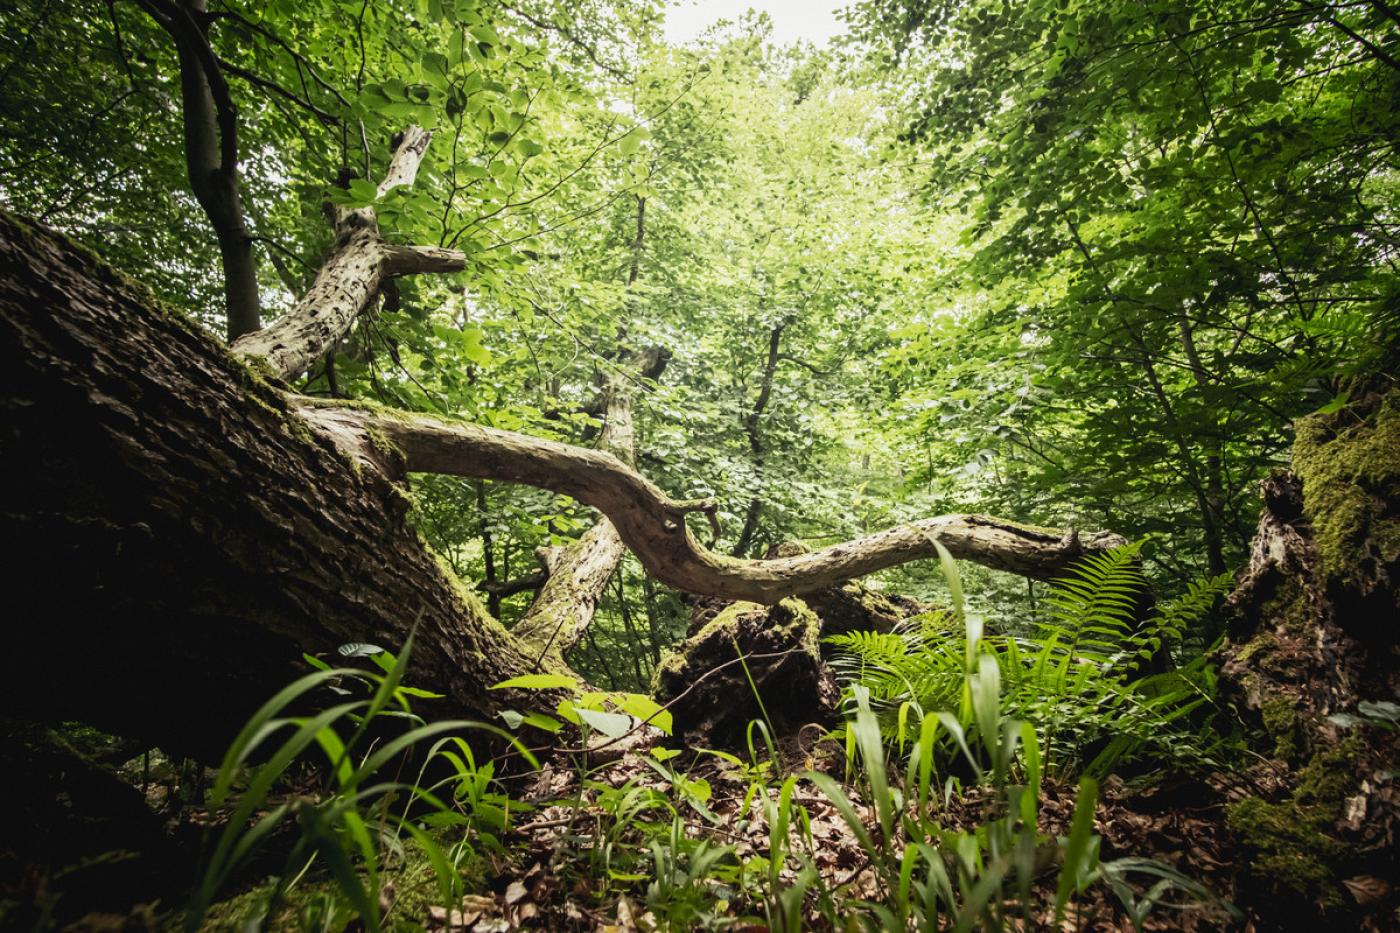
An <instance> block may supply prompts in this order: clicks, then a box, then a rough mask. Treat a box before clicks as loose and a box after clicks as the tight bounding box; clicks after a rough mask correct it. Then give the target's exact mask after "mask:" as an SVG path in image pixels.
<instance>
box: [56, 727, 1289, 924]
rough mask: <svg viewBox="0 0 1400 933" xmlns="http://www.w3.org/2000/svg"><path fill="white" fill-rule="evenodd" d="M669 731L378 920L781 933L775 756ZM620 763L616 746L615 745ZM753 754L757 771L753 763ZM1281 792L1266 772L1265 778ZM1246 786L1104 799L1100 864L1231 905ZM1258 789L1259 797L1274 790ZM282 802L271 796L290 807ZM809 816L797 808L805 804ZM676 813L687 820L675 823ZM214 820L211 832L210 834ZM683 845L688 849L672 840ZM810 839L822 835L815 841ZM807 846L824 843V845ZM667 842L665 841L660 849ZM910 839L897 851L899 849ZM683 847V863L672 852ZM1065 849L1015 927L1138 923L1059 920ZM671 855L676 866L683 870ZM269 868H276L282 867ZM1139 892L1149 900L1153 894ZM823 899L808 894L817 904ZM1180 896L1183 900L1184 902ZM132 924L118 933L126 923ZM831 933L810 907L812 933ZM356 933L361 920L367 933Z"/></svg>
mask: <svg viewBox="0 0 1400 933" xmlns="http://www.w3.org/2000/svg"><path fill="white" fill-rule="evenodd" d="M661 740H662V737H661V736H659V735H651V736H649V737H646V738H644V739H643V741H640V742H633V743H631V747H629V748H627V749H626V750H625V751H624V752H623V753H622V754H621V755H620V757H616V758H615V760H612V761H610V762H607V763H602V764H599V763H596V762H595V763H594V764H593V765H592V767H591V768H590V769H588V770H583V769H582V768H580V767H576V766H575V765H574V764H571V763H570V762H568V761H564V760H561V761H555V762H546V763H545V764H544V765H543V767H542V768H541V769H539V770H538V771H530V772H523V773H520V774H517V775H515V776H514V779H511V778H509V777H508V778H506V781H507V782H508V783H510V784H518V785H520V786H519V787H518V789H517V790H516V791H515V792H513V794H512V797H513V798H515V799H516V800H517V802H518V803H521V804H524V805H525V806H526V807H528V809H524V808H522V810H523V812H522V813H521V814H520V815H519V816H518V817H516V818H515V819H514V821H513V823H512V824H511V825H509V826H508V827H507V828H505V829H504V830H503V831H501V832H499V833H498V834H492V835H491V836H490V838H489V839H487V838H478V842H479V843H481V844H479V845H478V846H476V852H477V856H476V857H475V858H474V859H471V860H469V861H468V862H467V863H465V864H464V869H463V874H464V876H465V877H466V878H467V889H468V890H469V891H470V892H471V893H468V894H466V895H465V896H463V897H462V898H461V899H460V901H459V902H457V904H456V905H455V906H453V907H450V908H449V907H447V906H444V905H443V903H442V899H441V897H440V896H438V895H437V894H436V888H435V882H434V875H433V872H432V870H431V868H430V866H428V865H427V864H426V863H425V862H424V861H423V860H422V857H421V855H415V854H414V852H413V850H411V849H407V848H406V849H405V850H404V852H403V853H401V859H400V860H399V861H398V862H397V863H395V861H394V860H393V859H387V860H386V868H385V871H384V872H383V875H382V876H381V881H380V891H379V900H380V909H381V911H382V912H383V915H384V920H385V928H386V929H404V930H412V929H426V930H429V931H435V933H436V931H442V933H445V931H453V933H456V931H474V933H496V931H507V930H516V929H548V930H590V931H598V933H603V931H607V933H612V931H634V930H641V931H649V930H658V929H691V928H700V927H703V928H727V929H737V930H745V931H758V930H767V929H770V927H769V926H768V924H767V921H766V920H765V919H764V916H763V912H762V904H761V903H758V902H756V901H755V900H754V899H753V898H751V897H750V896H748V895H747V894H746V893H745V892H746V890H748V886H746V884H745V880H744V877H743V876H744V873H745V871H749V872H760V873H763V872H766V871H767V859H768V857H769V854H770V851H771V849H770V847H771V844H772V839H771V829H770V826H769V823H768V819H769V814H770V813H771V812H772V811H771V810H770V809H769V808H768V807H767V806H766V804H765V802H767V803H776V801H777V797H778V794H779V793H780V791H779V787H780V785H781V784H782V783H783V780H784V778H785V777H786V775H785V774H783V773H779V772H778V771H777V770H776V769H773V768H771V767H770V766H769V765H768V763H767V761H764V762H762V763H761V764H760V766H759V767H758V768H757V769H755V768H753V767H752V766H750V765H747V764H745V763H744V762H743V761H742V759H740V758H739V756H738V755H733V756H722V755H717V754H712V753H699V754H696V755H693V756H692V755H691V754H689V753H687V754H686V756H685V758H686V760H688V761H690V765H689V767H684V768H682V767H671V765H676V764H677V763H678V762H680V761H681V759H680V758H679V757H678V758H676V759H674V760H672V761H670V762H666V763H665V764H662V763H660V762H658V760H657V758H656V756H654V755H653V754H652V753H653V750H654V749H656V748H659V747H660V743H661ZM778 751H779V760H780V761H783V762H785V763H787V765H788V767H787V768H786V769H785V770H787V771H788V772H789V773H792V774H797V773H799V772H811V771H820V772H824V773H827V774H830V775H831V776H832V777H834V778H836V779H837V780H844V778H845V777H846V775H845V774H844V770H845V759H844V756H843V754H842V749H841V748H840V746H839V745H837V744H836V743H833V742H829V741H828V742H821V743H811V742H804V741H803V740H802V739H801V738H800V737H793V738H790V739H788V740H786V741H784V742H783V743H782V744H781V745H780V747H779V750H778ZM614 754H616V749H614ZM751 760H752V759H751ZM307 778H308V784H307V786H306V787H288V788H286V790H285V793H284V794H282V795H279V798H281V799H283V800H294V799H296V798H297V797H298V796H299V795H303V794H308V793H311V792H313V786H312V781H313V780H314V778H313V776H312V775H307ZM1261 779H1262V780H1268V779H1269V777H1268V774H1267V771H1266V772H1264V773H1263V774H1262V775H1261V774H1254V775H1252V777H1251V780H1253V781H1255V782H1257V781H1259V780H1261ZM1242 780H1243V779H1241V778H1238V776H1232V777H1230V778H1225V777H1223V776H1222V777H1220V778H1218V779H1211V780H1209V781H1190V782H1180V783H1175V784H1156V785H1153V784H1138V785H1133V786H1129V785H1127V784H1125V783H1124V782H1123V781H1122V780H1119V779H1117V778H1110V779H1109V780H1108V781H1106V782H1105V783H1104V785H1103V787H1102V788H1101V791H1100V795H1099V800H1098V805H1097V808H1096V814H1095V821H1094V822H1095V826H1094V828H1095V831H1096V832H1097V833H1099V834H1100V836H1101V837H1102V857H1103V859H1104V860H1111V859H1114V858H1118V857H1120V856H1132V857H1138V858H1150V859H1155V860H1158V861H1160V862H1162V863H1164V864H1166V865H1168V866H1171V867H1173V868H1175V869H1177V870H1178V871H1181V872H1182V873H1183V874H1185V875H1186V876H1187V877H1190V878H1193V879H1196V880H1199V881H1201V882H1202V883H1204V884H1205V885H1206V886H1207V887H1208V888H1210V889H1211V890H1212V891H1213V892H1214V893H1215V894H1217V895H1219V896H1222V897H1228V896H1230V895H1231V894H1232V893H1233V888H1234V885H1235V881H1236V876H1237V872H1236V870H1235V866H1236V863H1237V855H1236V853H1235V852H1233V851H1231V849H1230V846H1229V843H1228V842H1227V841H1226V840H1225V838H1224V833H1223V832H1222V827H1223V825H1224V820H1223V817H1222V810H1223V806H1224V805H1225V803H1227V802H1228V801H1230V800H1232V799H1237V798H1238V797H1240V796H1243V795H1244V794H1245V793H1246V792H1247V789H1246V788H1244V787H1243V785H1242V784H1240V782H1241V781H1242ZM843 788H844V789H845V790H846V792H847V794H848V795H849V797H850V799H851V801H852V804H853V806H854V808H855V810H856V813H857V814H858V815H859V817H860V818H861V820H862V822H863V823H865V824H866V826H867V827H869V828H870V829H871V830H872V832H873V833H874V835H875V838H876V839H877V840H878V827H877V821H876V818H875V815H874V813H873V811H872V808H871V807H869V806H868V805H867V804H866V803H864V802H863V801H862V799H861V796H860V794H859V791H858V789H857V788H856V787H854V786H851V785H849V784H843ZM1259 790H1260V788H1259V787H1258V786H1257V783H1256V785H1254V786H1253V787H1252V790H1249V791H1248V792H1253V793H1258V792H1259ZM150 793H151V803H152V804H153V805H154V806H161V805H163V804H164V803H165V801H164V800H163V799H162V798H164V797H165V796H167V795H168V793H169V790H168V788H167V787H166V786H155V787H152V788H151V789H150ZM277 802H278V799H276V798H274V799H271V800H269V805H274V804H275V803H277ZM792 803H793V804H794V805H797V806H800V807H801V808H803V809H804V810H805V812H806V816H807V819H806V821H805V822H806V826H805V827H803V826H801V825H800V821H799V820H796V819H795V820H794V821H793V825H792V826H791V827H790V829H789V833H788V845H789V846H790V847H791V849H792V851H794V852H799V853H801V852H805V853H806V855H807V856H809V858H810V864H811V865H812V866H813V867H815V869H816V870H817V872H818V873H819V874H820V876H821V882H822V884H820V885H816V886H815V887H816V888H817V889H820V888H822V887H825V889H826V890H829V891H833V892H836V891H839V892H840V894H839V899H841V900H844V899H856V900H861V899H864V900H875V901H878V900H879V899H880V897H881V895H880V893H879V889H880V885H881V881H880V879H879V877H878V875H877V872H876V871H875V869H874V867H873V866H872V864H871V859H870V856H869V853H868V852H867V851H866V850H865V849H863V848H862V846H861V844H860V841H859V840H858V839H857V837H856V835H855V834H854V832H853V831H852V829H851V828H850V827H849V826H848V824H847V823H846V821H845V820H844V819H843V818H842V816H841V814H840V813H839V812H838V809H837V807H836V806H834V805H833V804H832V802H831V801H830V800H829V799H827V798H826V797H825V796H824V795H823V794H822V793H821V792H820V790H819V789H818V788H817V787H816V786H815V785H813V784H812V783H811V782H810V781H806V780H799V781H798V782H797V784H796V785H795V789H794V792H793V796H792ZM1074 805H1075V787H1074V786H1073V785H1071V784H1067V783H1063V782H1058V781H1052V780H1046V781H1045V782H1044V784H1043V786H1042V794H1041V798H1040V807H1039V825H1038V829H1039V832H1040V833H1041V834H1043V836H1044V837H1045V838H1047V839H1053V837H1056V836H1059V837H1064V836H1066V835H1068V834H1069V832H1070V820H1071V816H1072V813H1073V810H1074ZM1004 806H1005V804H1004V800H1003V799H1002V798H1001V797H999V795H998V794H997V793H996V792H995V790H994V789H993V788H990V787H979V786H970V787H967V788H965V789H963V790H962V791H961V792H960V793H954V794H952V795H951V796H950V797H949V798H948V799H947V800H946V801H944V802H943V804H942V806H941V809H940V811H939V820H940V822H941V823H942V824H943V825H944V826H945V827H946V828H947V829H948V830H950V831H958V830H964V831H969V832H973V831H975V830H976V829H977V828H978V827H981V826H985V825H986V823H987V821H988V820H989V819H990V818H993V817H995V816H997V815H999V813H998V812H997V811H998V810H999V809H1001V808H1004ZM794 812H796V811H795V810H794ZM673 817H678V818H679V819H674V818H673ZM220 819H221V815H220V814H212V815H205V814H204V812H203V811H201V810H198V809H190V810H187V811H186V813H185V815H184V816H183V817H182V820H184V821H185V822H186V825H185V827H184V834H185V835H186V836H189V835H190V834H191V833H192V831H194V830H196V829H198V828H209V825H210V824H211V823H212V825H213V826H217V824H218V822H219V820H220ZM200 824H204V826H203V827H201V825H200ZM675 833H683V834H684V840H681V839H676V838H674V837H673V834H675ZM808 834H809V835H808ZM808 839H809V840H810V841H808ZM651 840H662V841H663V845H662V846H660V847H659V848H658V850H657V851H656V852H654V853H653V852H651V851H649V843H650V841H651ZM897 841H898V840H897ZM675 852H684V853H686V855H685V857H683V858H676V857H675V856H674V855H671V854H670V853H675ZM706 852H709V853H711V854H712V855H714V856H715V860H714V861H713V862H705V864H706V867H705V868H704V869H702V870H700V871H692V870H691V869H692V868H693V867H695V866H696V865H697V864H698V863H699V861H701V860H704V859H706V855H705V854H704V853H706ZM1059 853H1060V849H1059V847H1056V846H1054V845H1044V846H1042V847H1041V849H1040V851H1039V852H1038V853H1037V855H1038V857H1039V858H1042V859H1043V860H1044V864H1043V865H1041V864H1039V862H1038V867H1039V868H1041V869H1042V871H1041V872H1040V875H1039V877H1038V879H1037V881H1036V883H1035V884H1034V886H1033V888H1032V891H1031V896H1030V898H1029V900H1028V901H1027V903H1028V904H1029V908H1028V909H1025V910H1023V909H1022V908H1021V907H1020V905H1019V902H1018V900H1017V899H1016V898H1014V897H1013V898H1011V899H1009V900H1007V901H1005V902H1004V903H1003V904H1002V905H1001V907H1000V910H1001V911H1004V912H1005V913H1004V914H1002V915H1000V916H998V918H997V920H998V922H999V925H1001V926H1002V927H1003V928H1005V929H1061V930H1112V931H1119V930H1122V931H1128V930H1133V929H1134V924H1133V921H1132V918H1131V917H1130V916H1129V915H1128V913H1127V912H1126V911H1125V909H1124V906H1123V904H1122V903H1120V901H1119V900H1118V899H1117V898H1115V897H1114V896H1113V894H1112V893H1111V892H1110V891H1109V890H1108V889H1107V888H1106V887H1105V886H1104V885H1097V886H1095V887H1094V888H1092V889H1090V890H1089V891H1086V892H1084V894H1083V895H1082V896H1080V897H1079V898H1077V899H1076V900H1075V902H1074V904H1073V905H1072V907H1071V909H1070V910H1069V912H1068V913H1067V914H1066V916H1065V917H1064V918H1063V919H1062V920H1061V922H1060V923H1059V925H1058V926H1057V925H1056V924H1055V922H1054V903H1055V894H1056V891H1055V875H1056V873H1057V872H1056V869H1057V861H1056V859H1057V858H1058V855H1059ZM668 859H670V861H668ZM266 864H269V865H271V864H275V860H274V861H273V862H267V863H266ZM797 871H798V867H797V865H796V863H795V861H794V860H792V859H789V860H788V862H787V864H786V865H785V867H783V868H782V869H781V871H780V874H779V886H780V887H781V886H782V885H784V884H788V883H792V882H795V881H796V880H797ZM250 883H251V886H250V887H245V889H244V890H243V891H242V892H241V893H237V894H233V895H232V896H230V897H228V898H227V899H226V900H225V901H223V902H222V903H220V904H216V905H215V907H214V909H213V910H212V911H211V914H210V916H209V919H208V921H207V922H206V928H215V929H226V928H236V927H239V926H241V924H242V921H244V920H245V919H246V918H247V917H248V916H250V915H251V914H252V912H254V911H260V909H261V905H262V904H263V903H264V902H265V899H266V897H267V895H268V892H269V890H270V886H269V884H268V883H261V884H259V883H256V882H254V881H253V879H251V878H245V881H244V884H245V885H248V884H250ZM298 887H299V888H300V890H294V891H293V892H291V893H289V895H288V896H287V897H286V899H285V901H284V902H283V904H284V906H283V907H282V908H281V909H280V910H279V911H278V914H277V917H276V919H274V921H273V922H272V923H271V924H270V925H269V928H271V929H284V928H296V927H297V926H299V925H300V926H303V927H304V925H305V924H304V920H302V921H299V920H298V915H300V916H301V917H302V918H304V917H305V916H307V913H306V912H307V909H308V905H309V904H311V903H312V902H313V901H314V899H315V897H316V896H317V894H318V892H325V891H327V890H329V888H330V879H329V878H322V879H317V878H315V877H314V876H309V877H307V878H306V879H304V880H303V882H302V883H301V884H300V885H299V886H298ZM1137 893H1138V894H1141V893H1143V892H1142V891H1138V892H1137ZM810 897H811V895H810V894H809V898H810ZM1168 900H1169V899H1168ZM145 916H149V918H150V923H149V925H150V926H151V928H161V929H165V928H168V927H169V926H170V925H171V924H173V923H175V922H178V920H179V914H178V913H177V914H162V913H161V912H160V911H158V910H157V911H155V912H152V913H150V914H144V913H139V912H138V913H137V914H133V915H131V916H129V917H126V918H118V917H115V916H111V917H108V918H106V920H105V921H104V920H101V919H99V918H96V917H94V918H91V920H92V922H90V924H89V925H87V926H83V927H79V928H78V929H91V930H96V929H144V928H147V925H148V924H147V923H146V922H145V921H140V922H138V923H137V924H136V925H132V919H133V918H136V917H145ZM119 919H120V924H119V925H113V924H117V922H118V920H119ZM827 926H829V924H825V923H823V922H822V921H821V919H820V917H819V916H818V915H817V914H815V913H813V912H810V911H809V912H808V913H807V915H806V916H805V917H804V921H803V928H804V929H805V928H814V929H822V928H826V927H827ZM1232 926H1234V925H1232V923H1231V922H1230V919H1229V917H1228V915H1227V914H1226V913H1225V912H1224V911H1223V910H1221V909H1219V908H1216V907H1212V906H1210V905H1205V904H1200V903H1189V904H1185V905H1184V906H1183V907H1181V908H1172V907H1170V906H1168V904H1166V903H1159V904H1158V905H1156V907H1155V909H1154V910H1153V911H1152V912H1151V913H1149V914H1148V915H1147V916H1146V918H1145V920H1144V922H1143V924H1142V929H1147V930H1188V931H1189V930H1213V929H1222V928H1230V927H1232ZM353 927H354V924H353V923H352V928H353Z"/></svg>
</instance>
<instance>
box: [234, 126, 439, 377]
mask: <svg viewBox="0 0 1400 933" xmlns="http://www.w3.org/2000/svg"><path fill="white" fill-rule="evenodd" d="M431 141H432V134H431V133H429V132H427V131H426V130H422V129H419V128H418V127H416V126H411V127H409V128H408V129H407V130H405V131H404V133H403V134H402V136H401V137H400V139H399V141H398V145H397V146H395V148H394V155H393V158H392V159H391V160H390V162H389V169H388V172H387V173H386V174H385V176H384V180H383V181H381V182H380V183H379V186H378V189H377V190H378V194H379V196H380V197H383V196H384V195H385V194H386V193H387V192H388V191H389V190H390V189H392V188H396V187H398V186H399V185H412V184H413V180H414V178H415V177H417V175H418V166H419V165H420V164H421V163H422V161H423V154H424V153H425V152H426V151H427V149H428V143H430V142H431ZM334 219H335V231H336V239H335V244H334V245H333V246H332V247H331V252H330V255H329V256H328V257H327V258H326V262H325V264H324V265H322V266H321V269H320V271H319V272H317V273H316V279H315V281H313V282H312V283H311V288H310V289H308V290H307V292H306V294H305V295H304V296H303V297H302V299H301V301H299V302H298V303H297V305H296V307H295V308H293V309H292V310H291V311H290V312H288V313H287V314H284V315H283V316H282V317H280V318H278V319H277V320H276V321H274V322H273V323H272V324H271V325H270V326H268V327H267V328H265V329H263V330H260V331H258V332H256V333H252V334H247V335H245V336H243V337H242V338H240V339H239V340H237V341H235V342H234V344H233V352H234V353H235V354H237V355H239V356H242V357H244V358H247V359H251V360H261V361H263V362H264V363H265V364H266V365H267V366H269V367H270V368H271V371H272V372H273V373H274V374H275V375H277V376H278V377H279V378H281V379H284V380H291V379H293V378H295V377H297V376H299V375H301V374H302V373H303V372H306V370H308V369H310V368H311V366H312V365H314V364H315V363H316V361H317V360H319V359H321V357H322V356H323V355H324V354H325V353H326V351H327V350H328V349H330V348H331V347H334V346H335V345H336V344H337V343H339V342H340V341H341V340H342V339H344V338H345V337H346V336H348V335H349V333H350V331H351V329H352V328H353V327H354V326H355V322H356V321H358V320H359V318H360V315H361V314H362V313H363V312H364V310H365V308H366V307H368V306H369V304H370V302H371V301H372V300H373V299H374V297H375V296H376V295H378V294H379V291H380V289H381V288H383V287H384V285H385V283H386V282H388V281H389V280H390V279H391V278H394V277H395V276H400V275H414V274H419V273H425V272H460V271H461V270H462V268H463V265H464V264H465V261H466V260H465V257H464V256H463V254H462V253H460V252H458V251H457V250H450V249H440V248H438V247H435V246H399V245H394V244H391V243H387V242H385V240H384V237H383V236H381V235H380V233H379V222H378V220H377V219H376V218H375V214H374V208H372V207H361V208H356V209H354V210H338V211H336V212H335V218H334Z"/></svg>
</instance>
